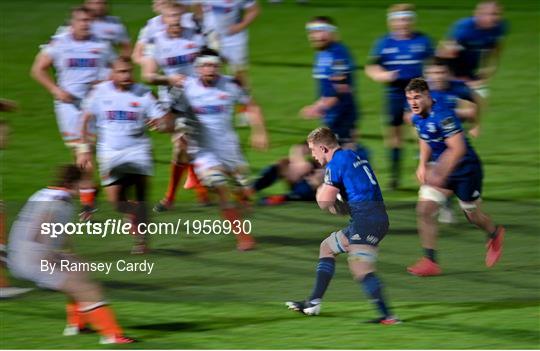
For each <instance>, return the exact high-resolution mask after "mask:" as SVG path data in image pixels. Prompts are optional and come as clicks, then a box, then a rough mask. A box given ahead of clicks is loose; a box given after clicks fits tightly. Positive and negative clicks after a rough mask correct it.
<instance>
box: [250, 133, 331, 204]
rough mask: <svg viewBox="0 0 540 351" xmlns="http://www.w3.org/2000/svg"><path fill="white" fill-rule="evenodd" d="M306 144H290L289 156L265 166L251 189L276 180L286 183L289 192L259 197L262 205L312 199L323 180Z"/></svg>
mask: <svg viewBox="0 0 540 351" xmlns="http://www.w3.org/2000/svg"><path fill="white" fill-rule="evenodd" d="M309 154H310V152H309V148H308V145H307V144H305V143H304V144H297V145H293V146H291V148H290V150H289V157H286V158H283V159H281V160H279V161H278V162H276V163H274V164H272V165H270V166H268V167H265V168H264V169H263V170H262V171H261V174H260V176H259V178H258V179H257V180H256V181H255V182H254V183H253V184H252V186H251V189H252V190H253V192H254V193H258V192H260V191H262V190H263V189H266V188H268V187H270V186H272V185H273V184H274V183H275V182H276V181H278V180H280V179H281V180H283V181H285V182H286V183H287V185H288V188H289V192H288V193H287V194H281V195H270V196H267V197H265V198H263V199H261V201H260V203H261V204H263V205H270V206H272V205H279V204H282V203H284V202H286V201H313V200H315V194H316V190H317V188H318V187H319V186H320V185H321V184H322V181H323V177H324V174H323V170H322V168H321V167H319V165H318V164H317V163H316V161H314V160H313V159H308V158H307V156H308V155H309Z"/></svg>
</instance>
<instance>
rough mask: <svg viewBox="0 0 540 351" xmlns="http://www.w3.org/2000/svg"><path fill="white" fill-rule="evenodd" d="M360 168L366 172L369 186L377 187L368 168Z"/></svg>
mask: <svg viewBox="0 0 540 351" xmlns="http://www.w3.org/2000/svg"><path fill="white" fill-rule="evenodd" d="M362 168H363V169H364V172H366V175H367V176H368V178H369V181H370V182H371V184H373V185H377V182H376V181H375V178H373V174H371V172H370V171H369V168H368V167H367V166H365V165H364V166H362Z"/></svg>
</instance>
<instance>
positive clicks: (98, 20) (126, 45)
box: [53, 0, 132, 56]
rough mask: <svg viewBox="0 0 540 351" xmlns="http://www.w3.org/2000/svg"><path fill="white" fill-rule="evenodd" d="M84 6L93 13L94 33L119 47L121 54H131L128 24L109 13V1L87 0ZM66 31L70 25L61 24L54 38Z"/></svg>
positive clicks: (91, 27) (92, 26) (92, 29)
mask: <svg viewBox="0 0 540 351" xmlns="http://www.w3.org/2000/svg"><path fill="white" fill-rule="evenodd" d="M84 6H85V7H86V8H88V9H89V10H90V12H91V14H92V24H91V26H90V31H91V33H92V35H93V36H94V37H96V38H98V39H100V40H104V41H107V42H109V43H110V44H111V46H113V47H117V48H119V53H120V55H121V56H129V55H131V49H132V48H131V41H130V39H129V34H128V32H127V29H126V26H125V25H124V24H123V23H122V21H121V20H120V17H117V16H110V15H109V2H108V1H107V0H86V1H85V2H84ZM66 32H69V26H61V27H59V28H58V29H57V30H56V33H55V34H54V36H53V38H54V37H56V36H58V35H61V34H63V33H66Z"/></svg>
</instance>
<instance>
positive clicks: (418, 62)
mask: <svg viewBox="0 0 540 351" xmlns="http://www.w3.org/2000/svg"><path fill="white" fill-rule="evenodd" d="M387 21H388V27H389V29H390V33H389V34H386V35H385V36H383V37H382V38H380V39H379V40H378V41H377V42H376V43H375V46H374V47H373V49H372V50H371V54H370V59H369V63H368V64H367V65H366V69H365V71H366V74H367V75H368V77H370V78H371V79H373V80H374V81H376V82H379V83H384V84H385V85H386V89H385V90H386V92H385V94H386V106H387V114H388V120H387V124H388V128H387V132H386V136H385V139H386V147H387V148H389V149H390V170H391V175H390V177H391V180H390V188H391V189H397V188H399V183H400V171H401V159H402V144H403V136H402V134H403V131H402V125H403V121H404V113H405V111H406V109H407V99H406V98H405V92H404V89H405V86H407V83H408V82H409V80H411V79H412V78H416V77H420V76H422V69H423V63H424V61H425V60H427V59H428V58H430V57H431V56H433V48H432V45H431V40H430V39H429V38H428V37H427V36H426V35H424V34H422V33H420V32H416V31H414V24H415V22H416V13H415V12H414V6H413V5H411V4H396V5H392V6H390V8H389V9H388V14H387Z"/></svg>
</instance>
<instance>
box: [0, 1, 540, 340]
mask: <svg viewBox="0 0 540 351" xmlns="http://www.w3.org/2000/svg"><path fill="white" fill-rule="evenodd" d="M75 3H76V2H74V1H60V0H58V1H55V0H44V1H40V2H35V1H29V0H18V1H2V2H0V20H1V21H0V58H1V63H0V89H1V90H0V96H1V97H5V98H10V99H14V100H17V101H19V102H20V105H21V108H20V111H19V112H17V113H14V114H10V115H7V114H3V115H2V116H1V118H3V119H6V120H8V121H9V124H10V126H11V133H10V140H9V147H8V149H7V150H5V151H3V152H2V159H1V165H2V167H1V172H2V189H3V194H2V197H3V199H5V200H6V204H7V211H8V215H9V216H8V222H9V223H10V222H11V221H12V220H13V218H14V215H15V214H16V210H17V208H18V207H20V205H21V204H22V203H23V202H24V201H25V200H26V199H27V197H28V196H30V195H31V194H32V193H33V192H34V191H36V190H37V189H39V188H41V187H43V186H45V185H46V184H47V181H48V179H50V176H51V174H52V169H53V168H54V166H55V165H57V164H60V163H65V162H69V161H70V156H69V154H68V152H67V151H66V149H65V148H64V146H63V144H62V142H61V140H60V136H59V134H58V131H57V128H56V123H55V118H54V114H53V109H52V99H51V97H50V96H49V95H48V94H47V93H46V92H45V91H44V90H43V89H42V88H41V87H39V86H38V85H37V83H35V82H34V81H32V80H31V79H30V78H29V76H28V71H29V68H30V65H31V63H32V60H33V57H34V55H35V54H36V53H37V50H38V45H39V44H41V43H43V42H45V41H47V39H48V37H49V35H50V34H51V33H53V32H54V30H55V29H56V27H57V26H58V25H59V24H60V23H62V21H63V19H64V17H65V14H66V13H67V9H68V8H69V7H70V5H73V4H75ZM149 3H150V1H142V0H133V1H126V0H124V1H121V0H119V1H113V4H114V7H113V13H114V14H117V15H120V16H122V18H123V20H124V21H125V23H126V24H127V25H128V27H129V31H130V34H131V35H132V37H135V36H136V34H137V31H138V29H139V28H140V27H141V26H142V25H143V23H144V21H145V20H146V19H147V18H149V17H151V12H150V5H149ZM261 3H263V14H262V15H261V17H260V18H259V20H258V21H257V22H256V23H255V24H254V25H253V27H252V29H251V32H250V35H251V41H250V50H251V54H250V58H251V77H252V78H251V80H252V86H253V92H254V95H255V97H256V99H257V100H258V101H259V102H260V104H261V105H262V107H263V109H264V112H265V115H266V119H267V122H268V126H269V131H270V134H271V142H272V147H271V150H270V151H269V152H267V153H260V152H254V151H251V150H249V149H248V148H247V147H246V156H247V158H248V160H249V161H250V163H251V165H252V170H253V172H254V173H255V172H257V171H258V170H260V169H261V168H262V167H263V166H264V165H266V164H268V163H270V162H272V161H273V160H276V159H277V158H279V157H282V156H283V155H285V154H286V153H287V149H288V146H289V145H290V144H291V143H294V142H297V141H300V140H302V139H303V138H304V137H305V135H306V134H307V133H308V132H309V131H310V130H311V129H312V128H313V127H315V126H316V122H314V121H304V120H302V119H300V118H299V117H298V115H297V112H298V110H299V109H300V108H301V107H302V106H303V105H305V104H307V103H309V102H310V101H312V99H313V97H314V85H313V82H312V80H311V76H310V73H311V72H310V70H311V67H310V65H311V62H312V55H313V53H312V52H311V50H310V48H309V46H308V44H307V42H306V38H305V33H304V31H303V24H304V22H305V20H306V19H308V18H310V17H311V16H314V15H319V14H325V15H330V16H333V17H335V18H336V20H337V21H338V24H339V25H340V33H341V36H342V39H343V40H344V41H345V43H347V45H348V46H349V47H350V48H351V49H352V51H353V53H354V55H355V56H356V59H357V61H358V63H359V64H363V63H364V62H365V59H366V56H367V53H368V50H369V48H370V46H371V44H372V42H373V41H374V40H375V38H376V37H378V36H380V35H382V34H383V33H384V32H385V20H384V18H385V9H386V7H387V5H388V3H389V2H388V1H376V0H365V1H364V0H359V1H354V0H349V1H345V0H325V1H323V0H312V1H311V3H310V5H308V6H302V7H301V6H297V5H296V4H295V3H294V2H293V1H292V0H291V1H287V0H286V1H285V4H281V5H276V6H270V5H267V4H266V3H265V2H263V1H261ZM415 3H416V5H417V7H418V14H419V23H418V27H419V29H420V30H422V31H424V32H426V33H428V34H430V35H431V37H432V38H433V39H440V38H442V37H443V35H444V33H445V32H446V30H447V28H448V27H449V26H450V24H451V23H452V22H453V21H455V20H456V19H458V18H460V17H463V16H467V15H469V13H470V11H471V9H472V7H473V6H474V1H465V0H454V1H451V2H450V1H449V2H447V3H446V4H442V2H440V1H435V0H426V1H415ZM504 3H505V16H506V18H507V19H508V20H509V22H510V33H509V35H508V37H507V39H506V41H505V45H504V46H505V50H504V53H503V56H502V61H501V64H500V69H499V71H498V72H497V74H496V76H495V78H494V79H493V81H492V82H491V84H490V87H491V97H490V99H489V105H490V106H489V108H488V110H487V111H486V114H485V115H484V118H485V119H484V128H483V131H482V135H481V137H480V138H479V139H478V140H474V141H473V143H474V145H475V147H476V149H477V150H478V152H479V154H480V156H481V158H482V160H483V162H484V168H485V181H484V189H485V190H484V196H483V197H484V200H485V201H484V202H485V208H486V210H487V212H488V213H490V214H491V215H492V216H493V217H494V218H495V220H496V221H497V222H499V223H504V224H506V225H507V241H506V246H505V253H504V256H503V258H502V260H501V262H500V263H499V264H498V265H497V266H496V267H495V268H493V269H490V270H488V269H486V268H485V266H484V264H483V258H484V236H483V234H481V233H480V232H479V231H477V230H476V229H475V228H473V227H472V226H471V225H470V224H468V223H467V222H466V221H465V220H464V218H460V221H459V223H458V224H456V225H451V226H448V225H447V226H443V227H442V228H441V238H440V248H441V251H440V260H441V264H442V266H443V269H444V272H445V274H444V275H443V276H441V277H436V278H433V279H419V278H416V277H412V276H409V275H407V274H406V272H405V267H406V266H407V265H408V264H410V263H412V262H413V261H414V260H415V259H416V258H417V256H418V254H419V245H418V239H417V236H416V226H415V215H414V200H415V197H416V190H417V185H416V182H415V179H414V169H415V162H416V161H415V159H414V154H415V146H414V141H413V140H412V139H411V141H410V143H409V145H408V148H407V153H406V165H405V170H404V187H403V188H404V189H403V190H400V191H397V192H389V191H385V189H384V188H383V193H384V195H385V198H386V200H387V203H388V207H389V214H390V218H391V231H390V233H389V235H388V236H387V238H386V239H385V240H384V242H383V243H382V246H381V254H380V262H379V269H380V272H381V277H382V279H383V280H384V283H385V287H386V290H387V294H388V295H389V298H390V301H391V303H392V305H393V307H394V309H395V312H396V314H398V315H399V316H400V317H401V318H402V319H403V320H404V321H405V323H403V324H401V325H398V326H393V327H382V326H375V325H366V324H362V323H361V322H362V321H363V320H366V319H369V318H372V317H373V316H374V311H373V310H372V307H371V305H370V304H369V302H368V301H367V300H366V299H365V297H364V295H363V293H362V291H361V289H360V287H359V286H358V285H357V284H355V283H353V282H352V281H351V279H350V277H349V273H348V271H347V269H346V260H345V258H344V257H341V258H340V259H339V260H338V262H339V263H338V267H337V270H336V275H335V278H334V280H333V282H332V285H331V287H330V289H329V291H328V293H327V296H326V297H325V304H324V307H323V314H321V315H320V316H318V317H312V318H308V317H304V316H301V315H299V314H294V313H291V312H289V311H287V310H286V308H285V307H284V304H283V302H284V301H285V300H287V299H300V298H304V297H305V296H306V295H307V294H308V293H309V291H310V289H311V285H312V281H313V276H314V269H315V265H316V257H317V252H318V245H319V242H320V240H321V239H323V238H324V237H325V236H326V235H327V234H328V233H330V232H331V231H333V230H335V229H338V228H340V227H342V226H344V224H345V219H343V218H339V217H332V216H330V215H327V214H323V213H321V212H320V211H319V210H318V209H317V208H316V205H315V204H293V205H286V206H281V207H274V208H262V207H257V208H255V212H254V214H253V215H252V217H251V220H252V221H253V229H254V232H255V235H256V236H257V240H258V242H259V247H258V250H256V251H253V252H248V253H238V252H236V251H235V250H234V240H233V238H230V237H225V236H216V235H207V236H203V235H199V236H161V237H154V238H153V247H154V251H153V252H152V253H150V254H148V255H147V256H145V257H130V256H129V255H128V251H129V247H130V244H131V242H130V240H129V238H125V237H108V238H105V239H100V238H96V237H88V236H85V237H78V238H76V240H75V245H76V251H77V252H78V253H80V254H81V256H82V257H84V258H85V259H86V260H89V261H107V262H112V261H115V260H117V259H120V258H122V259H126V260H129V261H133V262H135V261H137V262H138V261H142V260H143V259H147V260H150V261H152V262H155V266H156V267H155V268H154V272H153V273H152V275H146V274H144V273H130V274H127V273H126V274H119V273H111V274H110V275H105V274H95V275H94V278H95V279H96V280H98V281H100V282H101V283H102V284H103V285H104V287H105V291H106V294H107V299H108V301H110V302H111V303H112V305H113V307H114V309H115V310H116V312H117V315H118V319H119V320H120V322H121V324H122V326H123V327H124V328H125V330H126V333H127V335H130V336H133V337H135V338H139V339H141V340H142V342H141V343H138V344H136V345H135V347H137V348H152V349H159V348H189V349H205V348H207V349H210V348H215V349H231V348H240V349H244V348H253V349H262V348H271V349H274V348H275V349H306V348H314V349H321V348H332V349H388V348H391V349H393V348H397V349H400V348H406V349H409V348H412V349H425V348H428V349H429V348H444V349H466V348H484V349H505V348H506V349H508V348H512V349H514V348H519V349H537V348H539V347H540V319H539V318H540V316H539V306H540V277H539V268H540V237H539V235H538V234H539V233H540V222H539V218H540V202H539V198H540V196H539V195H540V149H539V141H540V125H539V124H540V118H539V116H540V109H539V101H540V100H539V98H540V94H539V83H538V82H539V80H538V78H539V73H540V72H539V69H540V60H539V59H540V57H539V53H540V47H539V41H538V33H539V29H540V28H539V15H540V9H539V5H538V3H537V2H535V1H532V0H531V1H519V2H517V1H509V0H508V1H504ZM358 76H359V93H358V97H359V100H360V102H361V105H362V112H363V116H362V126H361V130H362V135H363V138H364V140H363V141H364V143H365V144H366V145H367V146H368V147H369V148H370V149H371V151H372V163H373V167H374V169H375V171H376V173H377V176H378V178H379V180H380V182H381V184H383V185H384V184H386V182H387V174H388V170H387V164H386V162H385V161H386V158H385V151H384V149H383V142H382V138H381V132H382V130H381V123H380V115H381V113H380V111H381V110H382V101H381V96H382V89H381V87H380V86H379V85H378V84H375V83H373V82H371V81H369V80H368V79H367V78H366V77H365V76H364V75H363V74H361V73H360V72H359V75H358ZM240 134H241V136H242V140H243V142H244V144H246V140H247V133H246V131H245V130H241V131H240ZM153 138H154V141H155V143H154V145H155V156H156V176H155V177H154V178H153V180H152V187H151V198H152V201H157V200H158V199H159V198H160V197H161V195H162V192H163V190H164V189H165V187H166V184H167V179H168V160H169V155H170V144H169V142H168V137H167V136H165V135H156V136H154V137H153ZM282 190H283V187H282V186H281V185H279V186H275V187H273V188H271V189H269V191H268V193H272V192H279V191H282ZM179 198H180V203H179V204H178V205H177V206H176V208H175V210H174V211H172V212H170V213H166V214H163V215H159V216H158V215H156V216H154V220H156V221H176V219H177V218H181V219H206V218H211V219H214V218H215V219H217V218H218V217H217V211H216V209H215V208H204V209H201V208H199V207H197V206H195V205H194V204H193V195H192V194H191V193H185V192H181V193H180V194H179ZM100 200H101V203H102V205H100V207H101V209H100V212H99V214H98V215H97V220H105V219H106V218H116V217H117V215H116V214H115V213H114V212H113V211H111V210H110V209H109V208H108V206H106V205H105V204H103V203H104V199H103V198H100ZM13 282H14V284H15V285H17V286H31V285H30V284H29V283H27V282H22V281H16V280H13ZM64 301H65V299H64V297H63V296H62V295H61V294H59V293H52V292H50V291H44V290H37V289H36V290H34V291H32V292H30V293H28V294H26V295H24V296H22V297H19V298H16V299H12V300H7V301H1V303H0V347H1V348H3V349H5V348H23V349H35V348H39V349H43V348H59V349H64V348H70V349H72V348H85V349H90V348H96V347H98V345H97V343H96V342H97V336H96V335H82V336H76V337H71V338H67V337H63V336H61V331H62V328H63V326H64V318H65V317H64V309H63V303H64Z"/></svg>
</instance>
